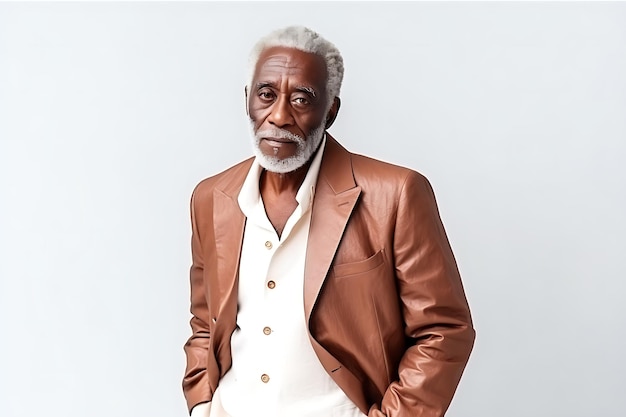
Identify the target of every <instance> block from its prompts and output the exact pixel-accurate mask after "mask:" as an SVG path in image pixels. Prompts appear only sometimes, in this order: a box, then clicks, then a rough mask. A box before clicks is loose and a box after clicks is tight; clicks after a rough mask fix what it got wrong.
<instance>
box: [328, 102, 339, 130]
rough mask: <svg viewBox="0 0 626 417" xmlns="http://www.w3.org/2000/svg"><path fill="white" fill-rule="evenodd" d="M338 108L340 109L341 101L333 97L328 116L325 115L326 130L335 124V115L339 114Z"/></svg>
mask: <svg viewBox="0 0 626 417" xmlns="http://www.w3.org/2000/svg"><path fill="white" fill-rule="evenodd" d="M339 107H341V99H340V98H339V97H335V98H334V99H333V104H332V105H331V106H330V110H328V114H327V115H326V129H328V128H329V127H331V126H332V125H333V123H335V119H336V118H337V113H339Z"/></svg>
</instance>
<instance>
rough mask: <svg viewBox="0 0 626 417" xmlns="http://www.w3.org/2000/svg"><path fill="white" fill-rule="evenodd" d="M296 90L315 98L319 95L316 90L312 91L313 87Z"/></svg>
mask: <svg viewBox="0 0 626 417" xmlns="http://www.w3.org/2000/svg"><path fill="white" fill-rule="evenodd" d="M296 90H298V91H302V92H303V93H307V94H308V95H310V96H311V97H313V98H316V97H317V94H315V90H314V89H312V88H311V87H304V86H302V87H296Z"/></svg>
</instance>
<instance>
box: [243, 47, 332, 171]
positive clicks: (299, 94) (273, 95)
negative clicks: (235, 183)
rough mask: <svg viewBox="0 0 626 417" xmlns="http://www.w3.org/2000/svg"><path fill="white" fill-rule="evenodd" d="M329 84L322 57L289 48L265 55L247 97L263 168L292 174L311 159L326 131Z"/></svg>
mask: <svg viewBox="0 0 626 417" xmlns="http://www.w3.org/2000/svg"><path fill="white" fill-rule="evenodd" d="M326 79H327V70H326V63H325V62H324V59H323V58H322V57H320V56H318V55H315V54H311V53H307V52H303V51H300V50H298V49H293V48H285V47H272V48H268V49H266V50H264V51H263V52H262V53H261V55H260V57H259V60H258V62H257V65H256V68H255V72H254V76H253V78H252V83H251V85H250V91H248V92H247V95H248V112H249V115H250V120H251V128H252V133H253V144H254V147H255V153H256V155H257V158H258V160H259V162H260V163H261V165H262V166H263V167H264V168H266V169H268V170H270V171H274V172H290V171H293V170H295V169H297V168H299V167H300V166H302V165H304V164H305V163H306V162H307V161H308V160H309V159H310V158H311V156H312V154H313V153H314V152H315V150H316V149H317V146H318V145H319V143H320V141H321V139H322V137H323V134H324V130H325V124H326V107H327V104H328V96H327V93H326Z"/></svg>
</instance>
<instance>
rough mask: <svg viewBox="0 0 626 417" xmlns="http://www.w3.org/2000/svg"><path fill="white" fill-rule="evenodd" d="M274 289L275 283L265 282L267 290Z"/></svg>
mask: <svg viewBox="0 0 626 417" xmlns="http://www.w3.org/2000/svg"><path fill="white" fill-rule="evenodd" d="M274 287H276V283H275V282H274V281H268V282H267V288H269V289H270V290H273V289H274Z"/></svg>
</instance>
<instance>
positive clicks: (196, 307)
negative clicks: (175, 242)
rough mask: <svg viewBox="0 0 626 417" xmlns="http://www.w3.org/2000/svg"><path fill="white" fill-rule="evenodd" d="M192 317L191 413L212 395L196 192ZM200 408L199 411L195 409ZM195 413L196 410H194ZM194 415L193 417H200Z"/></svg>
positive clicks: (188, 350)
mask: <svg viewBox="0 0 626 417" xmlns="http://www.w3.org/2000/svg"><path fill="white" fill-rule="evenodd" d="M191 230H192V237H191V257H192V265H191V270H190V283H191V309H190V310H191V314H192V318H191V321H190V325H191V330H192V335H191V337H190V338H189V340H188V341H187V343H186V344H185V348H184V349H185V354H186V356H187V368H186V370H185V377H184V379H183V393H184V394H185V399H186V400H187V407H188V408H189V410H191V409H192V408H194V406H195V405H197V404H199V403H202V402H207V401H210V400H211V397H212V393H211V390H210V387H209V379H208V374H207V370H206V366H207V355H208V351H209V343H210V337H211V332H210V330H209V324H208V322H209V308H208V305H207V299H206V295H205V294H206V291H205V286H204V277H203V271H204V257H203V252H202V245H201V242H200V234H199V231H198V222H197V217H196V208H195V192H194V195H193V196H192V197H191ZM196 408H197V407H196ZM194 410H195V409H194ZM196 413H197V412H194V417H195V416H196V415H197V414H196Z"/></svg>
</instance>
